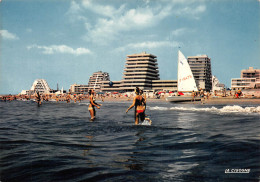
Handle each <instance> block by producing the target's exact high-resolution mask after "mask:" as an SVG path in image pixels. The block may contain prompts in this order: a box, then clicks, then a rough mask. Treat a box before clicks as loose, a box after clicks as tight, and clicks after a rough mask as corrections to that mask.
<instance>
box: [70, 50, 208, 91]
mask: <svg viewBox="0 0 260 182" xmlns="http://www.w3.org/2000/svg"><path fill="white" fill-rule="evenodd" d="M188 62H189V64H190V66H191V69H192V71H193V75H194V78H195V79H196V83H197V86H198V88H202V89H203V90H206V91H210V90H211V89H212V74H211V61H210V58H208V56H206V55H202V56H193V57H188ZM136 87H139V88H141V89H143V90H145V91H152V92H154V91H161V90H170V91H177V80H161V79H160V74H159V68H158V63H157V56H155V55H153V54H148V53H146V52H142V53H140V54H132V55H127V58H126V62H125V68H124V70H123V78H122V80H120V81H113V82H111V81H110V80H109V76H108V74H107V73H103V72H101V71H99V72H95V73H94V74H93V75H92V76H91V77H90V79H89V83H88V85H79V84H73V85H71V87H70V91H71V92H73V93H77V94H78V93H82V92H84V90H86V89H87V88H92V89H95V90H97V91H100V92H133V91H134V89H135V88H136Z"/></svg>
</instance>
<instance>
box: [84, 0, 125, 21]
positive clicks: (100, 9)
mask: <svg viewBox="0 0 260 182" xmlns="http://www.w3.org/2000/svg"><path fill="white" fill-rule="evenodd" d="M93 2H94V1H92V0H83V1H82V5H83V7H84V8H86V9H89V10H90V11H93V12H95V13H97V14H99V15H103V16H105V17H110V18H113V17H114V16H115V15H118V14H120V13H122V12H123V11H124V9H125V5H121V6H120V8H118V9H116V8H115V7H113V6H110V5H99V4H95V3H93Z"/></svg>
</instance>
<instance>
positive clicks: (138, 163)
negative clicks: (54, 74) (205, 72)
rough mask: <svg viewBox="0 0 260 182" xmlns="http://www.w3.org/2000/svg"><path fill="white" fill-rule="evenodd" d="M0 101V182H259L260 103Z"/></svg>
mask: <svg viewBox="0 0 260 182" xmlns="http://www.w3.org/2000/svg"><path fill="white" fill-rule="evenodd" d="M130 105H131V102H104V103H103V105H102V107H101V109H97V110H96V111H97V119H96V120H95V121H94V122H90V121H89V120H90V115H89V112H88V104H87V103H69V104H67V103H56V102H44V103H43V104H42V106H40V107H37V104H36V103H35V102H32V101H12V102H0V111H1V116H0V117H1V121H0V148H1V149H0V181H1V182H6V181H7V182H8V181H27V182H28V181H44V182H45V181H112V182H114V181H183V182H184V181H187V182H190V181H228V182H229V181H259V179H260V122H259V121H260V106H259V105H207V104H204V105H201V104H200V103H197V104H171V103H166V102H154V103H153V102H150V103H147V105H148V107H147V110H146V114H147V115H148V117H149V118H150V119H151V120H152V125H134V112H133V109H132V110H130V111H129V112H128V113H127V114H126V113H125V110H126V109H127V108H128V107H129V106H130Z"/></svg>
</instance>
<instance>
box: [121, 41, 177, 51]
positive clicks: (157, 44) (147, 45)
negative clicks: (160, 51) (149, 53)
mask: <svg viewBox="0 0 260 182" xmlns="http://www.w3.org/2000/svg"><path fill="white" fill-rule="evenodd" d="M179 46H180V43H179V42H176V41H173V42H170V41H146V42H137V43H130V44H127V45H126V46H124V47H120V48H117V49H116V51H125V50H128V49H154V48H161V47H179Z"/></svg>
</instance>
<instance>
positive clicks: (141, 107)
mask: <svg viewBox="0 0 260 182" xmlns="http://www.w3.org/2000/svg"><path fill="white" fill-rule="evenodd" d="M135 94H136V96H135V97H134V100H133V104H132V105H131V106H130V107H129V108H128V109H127V110H126V113H127V112H128V111H129V110H130V109H132V108H133V107H134V106H135V115H134V117H135V124H136V125H138V124H139V119H140V120H141V121H142V122H143V121H144V119H145V105H146V101H145V99H144V97H142V95H141V91H140V89H139V88H138V87H136V89H135Z"/></svg>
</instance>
